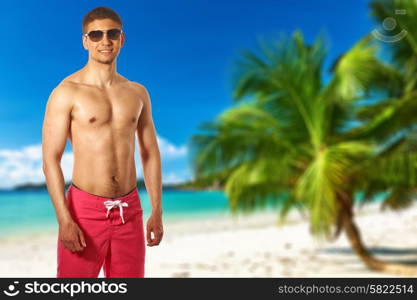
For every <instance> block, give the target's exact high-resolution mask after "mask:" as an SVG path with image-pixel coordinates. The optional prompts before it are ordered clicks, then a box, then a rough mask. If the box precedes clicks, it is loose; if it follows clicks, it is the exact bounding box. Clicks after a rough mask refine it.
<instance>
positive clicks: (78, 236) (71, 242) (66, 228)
mask: <svg viewBox="0 0 417 300" xmlns="http://www.w3.org/2000/svg"><path fill="white" fill-rule="evenodd" d="M59 238H60V240H61V242H62V244H63V246H64V248H66V249H68V250H70V251H72V252H76V251H82V250H84V247H86V246H87V245H86V243H85V238H84V234H83V232H82V231H81V229H80V227H78V225H77V223H75V222H74V221H68V222H65V223H63V224H59Z"/></svg>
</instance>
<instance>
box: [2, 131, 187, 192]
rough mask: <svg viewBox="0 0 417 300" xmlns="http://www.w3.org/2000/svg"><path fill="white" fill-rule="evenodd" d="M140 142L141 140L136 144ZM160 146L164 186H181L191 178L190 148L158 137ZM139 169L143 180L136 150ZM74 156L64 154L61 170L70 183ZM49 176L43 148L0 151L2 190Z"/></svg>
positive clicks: (138, 172)
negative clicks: (188, 164)
mask: <svg viewBox="0 0 417 300" xmlns="http://www.w3.org/2000/svg"><path fill="white" fill-rule="evenodd" d="M136 143H137V141H136ZM158 145H159V149H160V152H161V157H162V160H163V172H165V170H167V172H166V174H162V180H163V182H164V183H178V182H182V181H185V180H188V179H189V170H188V168H187V166H186V155H187V147H186V146H176V145H174V144H172V143H170V142H169V141H168V140H166V139H164V138H162V137H158ZM135 157H136V164H137V166H136V170H137V176H138V178H141V177H142V176H141V171H142V168H141V167H140V160H139V158H138V150H136V151H135ZM73 161H74V157H73V153H72V152H71V151H67V152H65V153H64V154H63V157H62V160H61V168H62V172H63V174H64V179H65V181H66V182H69V181H70V180H71V176H72V168H73ZM43 182H45V176H44V174H43V171H42V145H41V144H36V145H29V146H26V147H23V148H21V149H13V150H12V149H0V188H12V187H14V186H16V185H20V184H25V183H36V184H38V183H43Z"/></svg>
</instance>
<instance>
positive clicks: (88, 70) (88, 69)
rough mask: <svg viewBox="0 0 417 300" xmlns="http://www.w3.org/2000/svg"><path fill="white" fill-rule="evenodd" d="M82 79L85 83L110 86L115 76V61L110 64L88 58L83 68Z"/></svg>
mask: <svg viewBox="0 0 417 300" xmlns="http://www.w3.org/2000/svg"><path fill="white" fill-rule="evenodd" d="M83 73H84V80H85V82H86V83H88V84H91V85H96V86H99V87H103V88H104V87H108V86H111V85H112V84H113V83H114V82H115V81H116V77H117V73H116V61H113V62H112V63H111V64H103V63H99V62H96V61H94V60H89V61H88V63H87V64H86V65H85V67H84V68H83Z"/></svg>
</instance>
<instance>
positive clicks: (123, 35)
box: [120, 32, 125, 47]
mask: <svg viewBox="0 0 417 300" xmlns="http://www.w3.org/2000/svg"><path fill="white" fill-rule="evenodd" d="M124 44H125V33H124V32H122V35H121V36H120V47H123V46H124Z"/></svg>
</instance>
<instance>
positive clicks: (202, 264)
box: [0, 204, 417, 277]
mask: <svg viewBox="0 0 417 300" xmlns="http://www.w3.org/2000/svg"><path fill="white" fill-rule="evenodd" d="M356 210H357V213H356V216H357V218H356V221H357V224H358V226H359V228H360V230H361V233H362V237H363V240H364V241H365V243H366V245H367V247H368V248H369V249H370V250H372V252H373V253H374V254H375V255H376V256H377V257H379V258H381V259H384V260H389V261H396V262H408V263H411V264H413V265H415V266H416V268H417V238H416V232H417V204H414V205H413V206H412V207H411V208H409V209H407V210H405V211H400V212H390V211H385V212H380V211H379V209H378V207H377V206H376V205H370V206H367V207H365V208H362V209H361V210H360V211H358V209H356ZM146 220H147V216H146V215H145V224H146ZM276 223H277V214H276V213H271V212H261V213H257V214H255V215H250V216H239V217H237V218H231V217H226V216H223V217H216V218H214V217H213V218H205V219H202V220H192V221H191V220H187V221H181V220H173V221H171V220H170V221H165V222H164V230H165V234H164V239H163V241H162V243H161V244H160V245H159V246H157V247H146V266H145V276H146V277H392V276H394V275H392V274H383V273H377V272H372V271H370V270H368V269H367V268H366V267H365V266H364V265H363V263H362V262H361V261H360V260H359V259H358V258H357V256H356V255H355V254H354V253H353V252H352V251H351V248H350V246H349V243H348V242H347V240H346V238H345V235H344V234H341V236H340V237H339V238H338V239H337V240H336V241H334V242H324V243H322V244H320V243H318V242H317V241H316V240H314V239H313V238H312V237H311V236H310V234H309V224H308V222H307V221H306V220H303V219H302V218H301V217H300V216H299V215H298V213H297V212H294V213H293V214H292V215H291V216H290V218H289V221H288V223H287V224H286V225H284V226H281V227H280V226H277V225H276ZM0 247H1V256H0V277H54V276H55V274H56V229H48V230H47V231H44V232H39V233H35V234H20V235H13V236H6V237H4V236H3V237H0ZM100 277H102V273H100Z"/></svg>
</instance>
